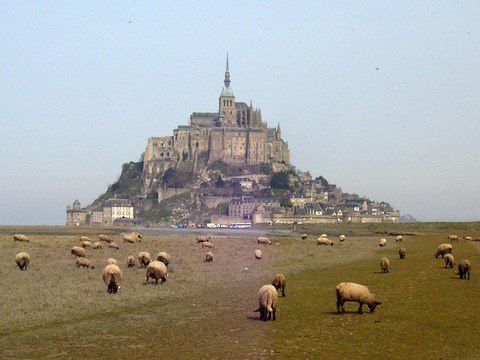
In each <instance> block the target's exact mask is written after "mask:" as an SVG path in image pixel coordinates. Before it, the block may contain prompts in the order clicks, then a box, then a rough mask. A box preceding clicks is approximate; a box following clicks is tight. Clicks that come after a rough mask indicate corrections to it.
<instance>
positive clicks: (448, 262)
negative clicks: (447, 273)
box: [443, 253, 455, 269]
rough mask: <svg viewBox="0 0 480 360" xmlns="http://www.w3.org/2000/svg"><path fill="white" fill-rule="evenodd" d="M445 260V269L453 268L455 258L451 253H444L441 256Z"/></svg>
mask: <svg viewBox="0 0 480 360" xmlns="http://www.w3.org/2000/svg"><path fill="white" fill-rule="evenodd" d="M443 259H444V260H445V269H447V268H450V269H453V265H455V258H454V257H453V255H452V254H450V253H449V254H445V256H444V257H443Z"/></svg>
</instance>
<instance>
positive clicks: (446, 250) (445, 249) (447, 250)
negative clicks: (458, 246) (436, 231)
mask: <svg viewBox="0 0 480 360" xmlns="http://www.w3.org/2000/svg"><path fill="white" fill-rule="evenodd" d="M452 250H453V246H452V245H450V244H440V245H438V248H437V251H435V253H434V254H433V256H435V258H438V257H439V256H442V258H443V257H444V256H445V254H451V253H452Z"/></svg>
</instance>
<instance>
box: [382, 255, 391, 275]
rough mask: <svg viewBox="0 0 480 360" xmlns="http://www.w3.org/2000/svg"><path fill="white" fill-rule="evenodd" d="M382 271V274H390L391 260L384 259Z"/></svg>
mask: <svg viewBox="0 0 480 360" xmlns="http://www.w3.org/2000/svg"><path fill="white" fill-rule="evenodd" d="M380 271H381V272H382V273H388V272H389V271H390V260H388V258H386V257H383V258H382V259H381V260H380Z"/></svg>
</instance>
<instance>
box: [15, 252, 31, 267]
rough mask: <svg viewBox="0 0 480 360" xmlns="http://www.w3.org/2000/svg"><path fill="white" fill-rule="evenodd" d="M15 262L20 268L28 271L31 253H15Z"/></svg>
mask: <svg viewBox="0 0 480 360" xmlns="http://www.w3.org/2000/svg"><path fill="white" fill-rule="evenodd" d="M15 262H16V263H17V266H18V268H19V269H20V270H22V271H27V267H28V264H30V255H28V254H27V253H26V252H19V253H18V254H17V255H15Z"/></svg>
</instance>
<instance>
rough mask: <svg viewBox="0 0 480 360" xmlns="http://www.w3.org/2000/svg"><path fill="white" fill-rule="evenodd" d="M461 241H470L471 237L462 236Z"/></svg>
mask: <svg viewBox="0 0 480 360" xmlns="http://www.w3.org/2000/svg"><path fill="white" fill-rule="evenodd" d="M463 240H465V241H472V237H471V236H464V237H463Z"/></svg>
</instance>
